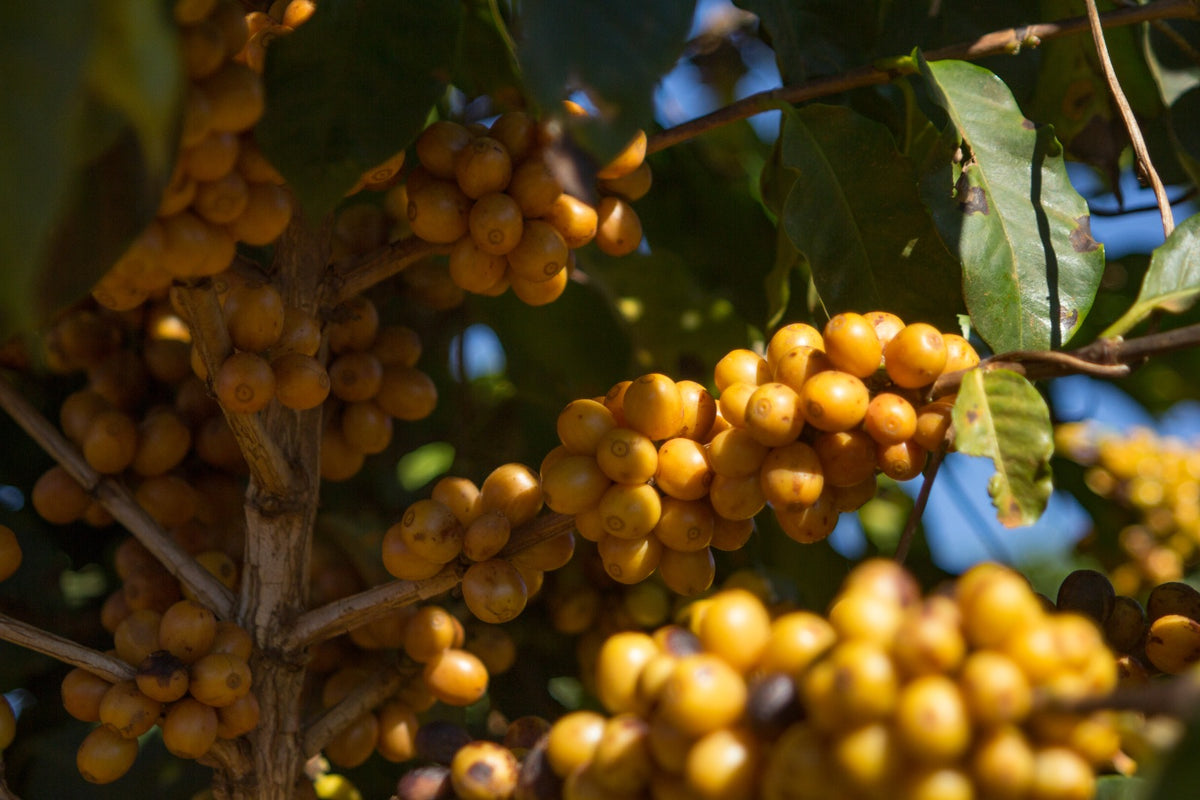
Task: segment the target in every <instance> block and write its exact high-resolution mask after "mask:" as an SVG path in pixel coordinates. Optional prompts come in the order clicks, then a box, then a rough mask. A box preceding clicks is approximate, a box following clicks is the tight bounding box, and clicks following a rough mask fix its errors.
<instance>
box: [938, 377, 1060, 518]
mask: <svg viewBox="0 0 1200 800" xmlns="http://www.w3.org/2000/svg"><path fill="white" fill-rule="evenodd" d="M954 429H955V438H954V444H955V447H956V448H957V449H958V451H959V452H960V453H965V454H966V455H970V456H987V457H988V458H991V459H992V463H993V464H994V465H995V467H996V472H995V473H994V474H993V475H992V478H991V480H990V481H989V482H988V494H989V495H990V496H991V498H992V504H993V505H994V506H995V507H996V518H997V519H998V520H999V521H1000V523H1001V524H1002V525H1005V526H1006V527H1009V528H1013V527H1017V526H1019V525H1031V524H1033V523H1034V522H1036V521H1037V519H1038V517H1040V516H1041V514H1042V511H1044V510H1045V508H1046V503H1047V502H1048V501H1049V499H1050V492H1051V490H1052V489H1053V485H1052V483H1051V476H1050V456H1051V455H1052V454H1053V452H1054V435H1053V430H1052V428H1051V426H1050V411H1049V409H1048V408H1047V407H1046V401H1045V400H1044V399H1042V396H1041V395H1040V394H1038V391H1037V389H1035V388H1034V387H1033V384H1031V383H1030V382H1029V381H1027V380H1026V379H1025V378H1024V377H1023V376H1021V375H1018V374H1017V373H1015V372H1010V371H1009V370H990V371H985V370H972V371H971V372H968V373H967V374H966V375H965V376H964V377H963V381H962V386H961V387H960V388H959V391H958V399H957V400H956V401H955V403H954Z"/></svg>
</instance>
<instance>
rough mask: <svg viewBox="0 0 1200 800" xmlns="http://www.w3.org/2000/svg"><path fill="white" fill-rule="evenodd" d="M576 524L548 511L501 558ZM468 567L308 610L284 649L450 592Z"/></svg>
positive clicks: (521, 532)
mask: <svg viewBox="0 0 1200 800" xmlns="http://www.w3.org/2000/svg"><path fill="white" fill-rule="evenodd" d="M574 527H575V518H574V517H573V516H570V515H567V514H546V515H544V516H541V517H538V518H537V519H535V520H533V521H532V522H529V523H526V524H525V525H523V526H521V527H520V528H518V529H517V530H516V531H514V532H513V535H512V539H511V541H509V543H508V545H507V546H506V547H505V548H504V549H503V550H501V551H500V553H499V554H498V555H497V556H496V557H497V558H507V557H509V556H512V555H514V554H516V553H519V552H521V551H522V550H525V549H527V548H530V547H533V546H534V545H535V544H538V543H540V542H544V541H547V540H549V539H553V538H554V537H555V536H561V535H562V534H564V533H566V532H567V531H570V530H572V529H573V528H574ZM463 572H465V567H464V566H463V565H461V564H459V563H451V564H450V565H448V566H447V567H446V568H445V569H443V570H442V571H441V572H440V573H438V574H437V575H435V576H434V577H432V578H429V579H427V580H423V581H390V582H388V583H385V584H382V585H380V586H375V587H372V588H370V589H367V590H366V591H363V592H359V593H358V594H352V595H350V596H349V597H343V598H341V599H340V600H334V601H333V602H331V603H327V604H325V605H323V606H321V607H320V608H315V609H313V610H312V611H309V612H307V613H306V614H304V615H302V616H301V617H300V618H299V619H297V620H296V622H295V624H293V625H292V626H291V631H290V632H289V634H288V637H287V639H286V640H285V641H284V643H283V647H284V649H299V648H302V647H308V646H309V645H312V644H315V643H317V642H320V641H323V640H325V639H329V638H331V637H333V636H337V635H338V634H339V633H345V632H346V631H348V630H351V629H353V628H357V627H359V626H360V625H365V624H367V623H368V622H370V621H372V620H374V619H378V618H379V617H382V616H384V615H385V614H387V612H389V611H391V610H393V609H396V608H401V607H403V606H408V605H412V604H413V603H419V602H421V601H422V600H428V599H429V598H431V597H436V596H437V595H439V594H442V593H443V592H448V591H450V590H451V589H453V588H454V587H455V586H457V585H458V584H459V582H460V581H461V580H462V574H463Z"/></svg>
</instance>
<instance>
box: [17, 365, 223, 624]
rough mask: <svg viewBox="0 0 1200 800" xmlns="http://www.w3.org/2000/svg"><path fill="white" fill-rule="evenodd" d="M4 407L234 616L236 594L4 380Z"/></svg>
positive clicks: (182, 578) (166, 560) (153, 549)
mask: <svg viewBox="0 0 1200 800" xmlns="http://www.w3.org/2000/svg"><path fill="white" fill-rule="evenodd" d="M0 408H3V409H4V410H5V411H6V412H8V415H9V416H10V417H12V418H13V419H14V420H15V421H16V423H17V424H18V425H20V426H21V428H23V429H24V431H25V432H26V433H27V434H29V436H30V438H32V439H33V440H34V441H35V442H37V443H38V445H40V446H41V448H42V450H44V451H45V452H46V453H48V454H49V455H50V457H52V458H53V459H54V460H55V461H57V462H58V463H59V464H60V465H61V466H62V467H63V469H65V470H66V471H67V473H68V474H70V476H71V477H72V478H74V479H75V482H76V483H78V484H79V485H80V486H82V487H83V489H84V491H86V492H88V493H89V494H90V495H92V497H94V498H96V500H97V502H99V503H100V504H101V505H102V506H104V508H105V510H107V511H108V513H110V514H112V516H113V518H114V519H116V520H117V521H118V522H120V523H121V524H122V525H124V526H125V528H126V529H127V530H128V531H129V532H130V533H131V534H133V536H134V538H136V539H137V540H138V541H139V542H141V543H142V545H144V546H145V548H146V549H147V550H149V551H150V553H151V554H152V555H153V556H154V557H155V558H156V559H158V560H159V562H161V563H162V565H163V566H164V567H165V568H166V570H167V571H168V572H169V573H171V575H173V576H174V577H175V578H176V579H178V580H179V582H180V583H182V584H183V585H184V586H186V587H187V588H188V589H190V590H191V591H192V592H193V593H194V594H195V595H196V597H197V598H199V600H200V602H202V603H204V605H206V606H208V607H209V608H210V609H212V611H213V613H214V614H216V615H217V616H218V617H220V618H221V619H229V618H230V616H231V615H232V613H233V595H232V594H231V593H230V591H229V590H228V589H227V588H225V586H224V585H223V584H222V583H221V582H220V581H218V580H217V579H216V578H215V577H213V575H212V573H210V572H209V571H208V570H206V569H204V567H202V566H200V564H199V563H197V561H196V560H195V559H194V558H192V557H191V556H190V555H189V554H188V552H187V551H186V550H184V549H183V548H182V547H180V546H179V545H178V544H176V543H175V541H174V540H173V539H171V537H170V536H168V535H167V534H166V533H165V532H164V531H163V529H162V528H161V527H160V526H159V524H158V523H157V522H155V521H154V518H153V517H151V516H150V515H149V514H147V513H146V511H145V509H143V508H142V507H141V506H140V505H138V503H137V500H135V499H134V498H133V495H132V494H131V493H130V491H129V489H127V488H126V487H125V486H124V485H123V484H121V483H120V482H118V481H115V480H113V479H111V478H105V477H103V476H102V475H100V474H99V473H97V472H96V470H94V469H92V467H91V465H90V464H88V463H87V461H86V460H85V459H84V457H83V455H82V454H81V453H80V452H79V451H78V450H77V449H76V448H75V446H74V445H72V444H71V443H70V442H69V441H67V439H66V437H65V436H63V435H62V433H60V432H59V430H58V428H56V427H55V426H54V425H52V424H51V423H50V422H49V420H47V419H46V418H45V417H44V416H42V415H41V413H40V412H38V410H37V409H36V408H34V407H33V406H32V405H31V404H30V403H29V401H28V400H26V399H25V397H24V396H23V395H22V394H21V393H20V392H19V391H17V389H16V387H14V386H13V385H12V384H11V383H9V382H8V381H7V380H4V379H2V378H0Z"/></svg>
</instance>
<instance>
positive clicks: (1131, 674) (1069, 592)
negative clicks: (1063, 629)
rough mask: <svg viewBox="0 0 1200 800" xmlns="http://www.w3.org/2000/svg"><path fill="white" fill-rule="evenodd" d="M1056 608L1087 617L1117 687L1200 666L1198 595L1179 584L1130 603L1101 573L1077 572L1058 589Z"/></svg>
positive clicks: (1161, 586) (1157, 589) (1161, 587)
mask: <svg viewBox="0 0 1200 800" xmlns="http://www.w3.org/2000/svg"><path fill="white" fill-rule="evenodd" d="M1057 606H1058V608H1060V609H1065V610H1070V611H1075V612H1078V613H1081V614H1086V615H1087V616H1089V617H1091V618H1092V619H1093V620H1094V621H1095V622H1096V624H1097V625H1099V626H1100V627H1101V629H1102V630H1103V631H1104V638H1105V641H1107V642H1108V646H1109V647H1110V648H1112V650H1113V652H1114V653H1116V654H1117V667H1118V671H1119V674H1120V677H1121V681H1122V683H1130V684H1139V683H1144V682H1145V681H1146V680H1147V679H1148V678H1149V677H1151V676H1152V675H1154V674H1156V673H1164V674H1168V675H1177V674H1179V673H1181V672H1184V671H1186V670H1187V669H1188V668H1189V667H1191V666H1192V665H1193V664H1195V663H1197V662H1200V591H1197V590H1196V589H1195V588H1194V587H1192V586H1191V585H1189V584H1186V583H1182V582H1179V581H1168V582H1166V583H1160V584H1158V585H1157V586H1155V587H1154V588H1153V589H1151V590H1150V592H1149V594H1147V595H1146V604H1145V606H1143V605H1142V604H1141V603H1140V602H1139V601H1138V600H1137V599H1136V598H1134V597H1130V596H1128V595H1123V594H1117V592H1116V590H1115V589H1114V588H1113V584H1112V582H1111V581H1109V579H1108V577H1107V576H1105V575H1104V574H1103V573H1101V572H1097V571H1095V570H1090V569H1079V570H1075V571H1074V572H1072V573H1071V574H1070V575H1068V576H1067V577H1066V578H1065V579H1064V580H1063V582H1062V584H1061V585H1060V586H1059V589H1058V599H1057Z"/></svg>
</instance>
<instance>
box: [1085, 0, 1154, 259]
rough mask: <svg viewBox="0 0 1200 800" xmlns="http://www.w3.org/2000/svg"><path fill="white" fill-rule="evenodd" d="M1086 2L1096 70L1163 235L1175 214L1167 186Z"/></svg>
mask: <svg viewBox="0 0 1200 800" xmlns="http://www.w3.org/2000/svg"><path fill="white" fill-rule="evenodd" d="M1086 3H1087V17H1088V26H1089V27H1090V28H1091V31H1092V41H1093V42H1095V44H1096V54H1097V55H1099V56H1100V70H1101V71H1102V72H1103V73H1104V81H1105V83H1107V84H1108V90H1109V91H1110V92H1111V93H1112V96H1113V102H1114V103H1116V104H1117V110H1118V111H1120V112H1121V121H1122V122H1124V123H1125V131H1126V132H1127V133H1128V134H1129V142H1130V144H1132V145H1133V152H1134V153H1135V154H1136V155H1137V164H1138V170H1139V171H1140V172H1141V174H1142V175H1143V176H1144V177H1145V178H1146V180H1147V181H1149V182H1150V187H1151V188H1152V189H1154V198H1155V199H1156V200H1157V201H1158V213H1159V214H1160V215H1161V216H1162V227H1163V236H1164V237H1167V236H1170V235H1171V231H1173V230H1175V215H1174V213H1173V212H1172V211H1171V201H1170V199H1169V198H1168V197H1167V189H1166V187H1165V186H1163V182H1162V178H1160V177H1158V170H1156V169H1154V164H1153V163H1152V162H1151V161H1150V151H1149V150H1147V149H1146V140H1145V139H1143V138H1142V129H1141V128H1140V127H1139V126H1138V121H1137V118H1136V117H1135V116H1134V115H1133V109H1132V108H1130V107H1129V100H1128V98H1126V97H1125V91H1124V90H1123V89H1122V88H1121V82H1120V81H1119V80H1118V79H1117V71H1116V70H1115V69H1113V65H1112V59H1111V58H1109V55H1108V45H1107V44H1106V43H1105V41H1104V26H1103V23H1102V22H1101V21H1100V12H1099V11H1098V10H1097V8H1096V0H1086Z"/></svg>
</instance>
